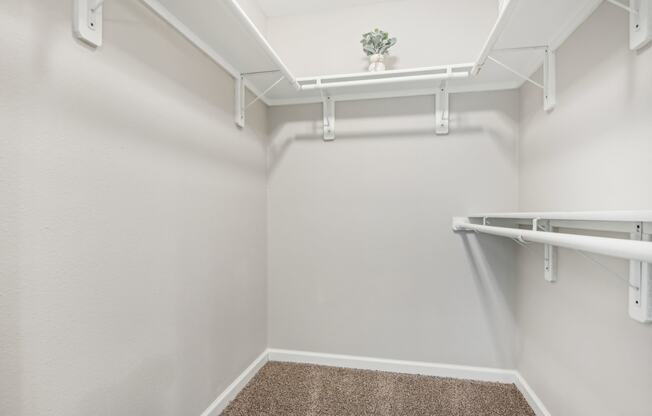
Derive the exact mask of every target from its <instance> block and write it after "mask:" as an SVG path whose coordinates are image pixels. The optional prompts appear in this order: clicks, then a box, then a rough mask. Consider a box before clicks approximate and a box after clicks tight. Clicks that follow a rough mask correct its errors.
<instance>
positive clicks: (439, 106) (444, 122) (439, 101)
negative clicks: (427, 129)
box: [435, 82, 450, 135]
mask: <svg viewBox="0 0 652 416" xmlns="http://www.w3.org/2000/svg"><path fill="white" fill-rule="evenodd" d="M449 98H450V97H449V93H448V86H447V84H446V82H442V84H441V86H440V87H439V90H438V91H437V93H436V94H435V123H436V126H435V134H437V135H442V134H448V124H449V121H450V109H449V103H450V100H449Z"/></svg>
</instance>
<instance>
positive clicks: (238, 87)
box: [235, 74, 247, 128]
mask: <svg viewBox="0 0 652 416" xmlns="http://www.w3.org/2000/svg"><path fill="white" fill-rule="evenodd" d="M245 96H246V94H245V76H244V74H240V75H239V76H238V77H237V78H236V79H235V124H236V126H238V127H240V128H244V126H245V113H246V108H247V106H246V104H245Z"/></svg>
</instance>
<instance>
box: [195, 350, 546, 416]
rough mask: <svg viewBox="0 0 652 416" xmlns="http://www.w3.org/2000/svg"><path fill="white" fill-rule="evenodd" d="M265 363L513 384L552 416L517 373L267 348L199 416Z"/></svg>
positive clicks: (218, 407) (221, 403)
mask: <svg viewBox="0 0 652 416" xmlns="http://www.w3.org/2000/svg"><path fill="white" fill-rule="evenodd" d="M268 361H282V362H291V363H301V364H316V365H325V366H330V367H343V368H355V369H361V370H375V371H389V372H393V373H403V374H421V375H425V376H434V377H450V378H458V379H463V380H478V381H492V382H497V383H513V384H514V385H515V386H516V388H518V390H519V391H520V392H521V394H523V396H524V397H525V400H527V402H528V404H529V405H530V407H532V409H533V410H534V412H535V413H536V415H537V416H551V415H550V413H549V412H548V410H547V409H546V407H545V406H544V405H543V402H542V401H541V400H540V399H539V397H538V396H537V395H536V394H535V393H534V391H533V390H532V388H531V387H530V386H529V385H528V384H527V382H526V381H525V379H524V378H523V377H522V376H521V374H519V372H518V371H516V370H504V369H499V368H488V367H470V366H463V365H451V364H437V363H426V362H419V361H403V360H389V359H383V358H371V357H360V356H353V355H340V354H325V353H315V352H306V351H292V350H280V349H274V348H270V349H268V350H266V351H265V352H264V353H262V354H261V355H260V357H258V358H257V359H256V360H255V361H254V362H253V363H252V364H251V365H250V366H249V367H248V368H247V369H246V370H245V371H244V372H243V373H242V374H240V376H238V378H237V379H236V380H235V381H234V382H233V383H231V385H230V386H229V387H227V389H226V390H224V392H223V393H222V394H220V395H219V397H218V398H217V399H215V401H214V402H213V403H212V404H211V405H210V406H209V407H208V409H206V410H205V411H204V413H202V415H201V416H218V415H219V414H220V413H221V412H222V411H223V410H224V409H225V408H226V407H227V406H228V404H229V403H230V402H231V400H233V399H234V398H235V396H237V395H238V393H239V392H240V391H241V390H242V389H243V388H244V386H246V385H247V383H248V382H249V381H250V380H251V379H252V378H253V376H254V375H256V373H257V372H258V370H260V369H261V368H262V366H263V365H265V364H266V363H267V362H268Z"/></svg>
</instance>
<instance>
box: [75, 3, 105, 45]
mask: <svg viewBox="0 0 652 416" xmlns="http://www.w3.org/2000/svg"><path fill="white" fill-rule="evenodd" d="M103 9H104V0H75V1H74V4H73V18H72V26H73V32H74V33H75V36H76V37H77V38H78V39H80V40H81V41H83V42H85V43H87V44H89V45H91V46H93V47H99V46H102V20H103V19H102V11H103Z"/></svg>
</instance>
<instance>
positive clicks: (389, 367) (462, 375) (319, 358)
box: [268, 349, 514, 383]
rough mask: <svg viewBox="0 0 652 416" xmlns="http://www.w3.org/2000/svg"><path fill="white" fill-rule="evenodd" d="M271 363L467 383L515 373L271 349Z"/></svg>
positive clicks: (499, 379) (510, 379) (500, 378)
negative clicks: (432, 377) (398, 374)
mask: <svg viewBox="0 0 652 416" xmlns="http://www.w3.org/2000/svg"><path fill="white" fill-rule="evenodd" d="M268 352H269V361H285V362H292V363H304V364H317V365H327V366H331V367H344V368H357V369H361V370H375V371H389V372H393V373H404V374H422V375H424V376H435V377H451V378H459V379H463V380H478V381H496V382H500V383H513V382H514V372H513V371H511V370H501V369H496V368H484V367H468V366H463V365H450V364H436V363H424V362H418V361H403V360H387V359H383V358H370V357H358V356H353V355H339V354H321V353H314V352H304V351H289V350H277V349H269V350H268Z"/></svg>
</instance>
